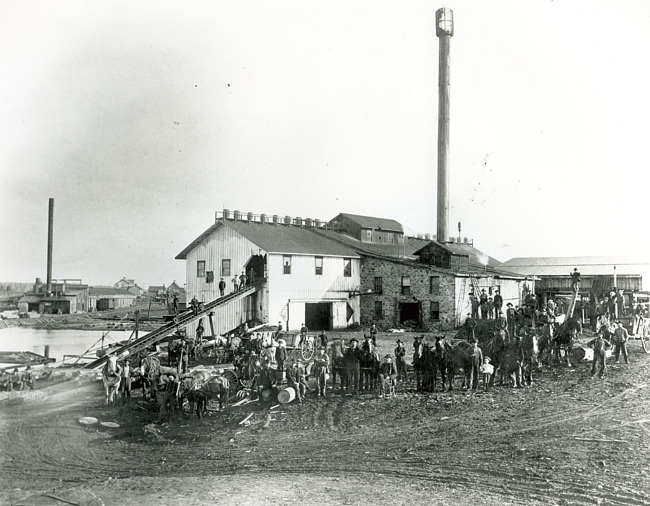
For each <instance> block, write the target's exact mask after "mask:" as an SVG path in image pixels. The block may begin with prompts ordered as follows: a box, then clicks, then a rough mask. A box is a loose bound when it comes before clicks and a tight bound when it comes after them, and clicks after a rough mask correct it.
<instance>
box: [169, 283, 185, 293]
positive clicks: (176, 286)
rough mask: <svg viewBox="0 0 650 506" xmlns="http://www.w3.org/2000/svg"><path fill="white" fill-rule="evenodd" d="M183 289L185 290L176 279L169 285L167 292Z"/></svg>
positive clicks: (177, 291) (176, 291) (178, 291)
mask: <svg viewBox="0 0 650 506" xmlns="http://www.w3.org/2000/svg"><path fill="white" fill-rule="evenodd" d="M181 291H183V287H182V286H180V285H179V284H178V283H176V280H174V281H172V282H171V284H170V285H169V286H168V287H167V293H181Z"/></svg>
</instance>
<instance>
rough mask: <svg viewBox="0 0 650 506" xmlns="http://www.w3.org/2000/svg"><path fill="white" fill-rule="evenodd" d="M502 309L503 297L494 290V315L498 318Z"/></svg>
mask: <svg viewBox="0 0 650 506" xmlns="http://www.w3.org/2000/svg"><path fill="white" fill-rule="evenodd" d="M502 307H503V297H502V296H501V292H499V290H496V292H495V293H494V314H495V316H496V317H497V318H498V317H499V313H500V312H501V308H502Z"/></svg>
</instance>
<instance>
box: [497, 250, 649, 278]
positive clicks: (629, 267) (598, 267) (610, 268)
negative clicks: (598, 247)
mask: <svg viewBox="0 0 650 506" xmlns="http://www.w3.org/2000/svg"><path fill="white" fill-rule="evenodd" d="M502 266H503V267H504V268H506V269H508V270H511V271H513V272H518V273H521V274H524V275H532V274H535V275H538V276H553V277H569V276H570V275H571V272H572V271H573V269H574V268H577V269H578V270H579V271H580V274H582V275H583V276H607V275H609V276H612V275H613V274H614V266H616V274H617V275H619V276H631V275H632V276H633V275H641V274H644V273H649V272H650V258H649V257H645V258H644V257H638V256H627V255H621V256H582V257H515V258H511V259H510V260H507V261H505V262H503V264H502Z"/></svg>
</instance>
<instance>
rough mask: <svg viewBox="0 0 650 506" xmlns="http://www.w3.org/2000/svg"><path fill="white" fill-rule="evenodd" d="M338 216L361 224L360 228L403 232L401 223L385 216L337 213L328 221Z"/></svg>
mask: <svg viewBox="0 0 650 506" xmlns="http://www.w3.org/2000/svg"><path fill="white" fill-rule="evenodd" d="M339 216H342V217H344V218H347V219H348V220H350V221H353V222H355V223H357V224H358V225H360V226H361V228H371V229H376V230H389V231H391V232H401V233H404V229H403V228H402V225H401V224H400V223H399V222H397V221H395V220H389V219H387V218H376V217H374V216H361V215H359V214H350V213H339V214H338V215H337V216H335V217H334V218H332V219H331V220H330V221H329V223H332V222H333V221H335V220H336V218H338V217H339Z"/></svg>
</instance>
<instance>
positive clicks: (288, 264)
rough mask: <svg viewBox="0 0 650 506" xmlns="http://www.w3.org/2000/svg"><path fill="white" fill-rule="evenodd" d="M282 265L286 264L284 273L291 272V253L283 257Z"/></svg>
mask: <svg viewBox="0 0 650 506" xmlns="http://www.w3.org/2000/svg"><path fill="white" fill-rule="evenodd" d="M282 265H283V266H284V273H285V274H291V255H284V256H283V257H282Z"/></svg>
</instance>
